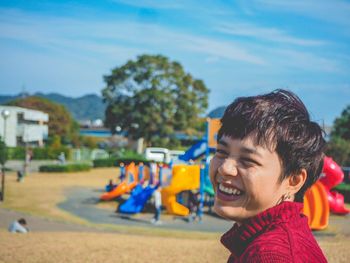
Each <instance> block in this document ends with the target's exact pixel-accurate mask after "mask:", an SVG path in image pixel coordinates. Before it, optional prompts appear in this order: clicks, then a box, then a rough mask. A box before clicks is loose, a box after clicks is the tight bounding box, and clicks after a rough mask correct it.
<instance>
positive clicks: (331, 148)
mask: <svg viewBox="0 0 350 263" xmlns="http://www.w3.org/2000/svg"><path fill="white" fill-rule="evenodd" d="M326 154H327V155H328V156H331V157H332V158H333V160H334V161H336V162H337V163H338V164H339V165H341V166H350V141H349V140H344V139H342V138H339V137H334V138H332V139H331V140H330V141H329V142H328V144H327V149H326Z"/></svg>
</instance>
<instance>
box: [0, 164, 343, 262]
mask: <svg viewBox="0 0 350 263" xmlns="http://www.w3.org/2000/svg"><path fill="white" fill-rule="evenodd" d="M117 173H118V172H117V171H116V169H114V168H109V169H96V170H92V171H90V172H85V173H74V174H44V173H43V174H42V173H33V174H31V175H30V176H28V177H26V178H25V180H24V182H22V183H18V182H16V177H15V174H14V173H12V174H11V173H9V174H8V175H7V178H6V187H7V188H6V193H5V202H4V203H1V204H0V208H1V209H3V210H4V211H5V210H6V211H7V212H6V211H5V212H6V213H7V214H9V213H14V214H13V217H16V216H18V215H19V214H15V213H16V211H21V212H22V213H24V214H30V218H31V220H39V221H40V220H55V222H56V221H57V222H62V223H65V224H69V227H67V225H63V226H62V224H61V225H60V224H59V223H53V222H51V225H50V224H49V223H47V224H49V225H50V227H53V228H55V227H57V228H58V229H57V230H58V231H51V232H46V231H45V230H41V231H40V230H39V231H33V232H30V233H28V234H25V235H21V234H11V233H8V232H7V231H6V227H5V225H4V224H3V225H1V221H4V214H5V213H3V214H2V213H0V217H1V216H2V217H3V218H0V262H169V261H171V262H226V260H227V258H228V251H226V250H225V249H224V248H223V247H222V246H221V244H220V242H219V237H220V235H221V233H216V234H215V233H214V234H213V233H210V234H209V233H195V232H194V233H192V232H181V231H178V232H176V231H164V230H163V231H158V230H157V229H146V228H145V229H140V231H139V232H137V231H135V230H134V231H131V232H127V233H124V232H121V231H120V229H118V228H107V230H106V229H104V230H101V229H95V228H94V227H96V225H94V224H91V223H89V222H87V221H86V220H84V219H82V218H79V217H77V216H74V215H72V214H70V213H68V212H66V211H63V210H61V209H59V208H58V207H57V204H58V203H59V202H62V201H64V200H65V195H64V190H65V189H67V188H68V187H72V186H79V187H80V186H81V187H96V186H100V187H103V186H104V185H105V184H106V182H107V181H108V180H109V179H110V178H116V177H117ZM105 208H106V209H108V206H106V207H105ZM11 211H12V212H11ZM17 213H18V212H17ZM14 219H15V218H14ZM333 222H336V224H335V225H331V226H330V227H329V229H330V230H329V231H328V232H327V231H325V232H320V233H316V239H317V240H318V242H319V244H320V246H321V248H322V250H323V251H324V253H325V255H326V257H327V258H328V260H329V262H349V259H350V250H349V247H350V238H349V236H350V235H349V231H348V229H349V228H350V225H349V226H347V222H350V217H349V216H347V217H336V218H334V219H333ZM337 222H342V223H341V224H340V223H339V224H338V223H337ZM344 222H345V223H344ZM39 223H40V222H39ZM6 224H7V222H6ZM341 225H342V227H344V225H345V227H347V228H346V229H347V230H346V231H339V229H340V227H341ZM106 232H107V233H106Z"/></svg>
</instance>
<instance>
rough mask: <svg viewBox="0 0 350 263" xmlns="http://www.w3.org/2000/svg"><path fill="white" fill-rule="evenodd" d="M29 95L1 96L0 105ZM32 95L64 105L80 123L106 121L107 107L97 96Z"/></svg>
mask: <svg viewBox="0 0 350 263" xmlns="http://www.w3.org/2000/svg"><path fill="white" fill-rule="evenodd" d="M28 95H29V94H18V95H15V96H6V95H4V96H2V95H0V104H5V103H7V102H9V101H11V100H15V99H19V98H21V97H24V96H28ZM31 95H33V96H38V97H42V98H46V99H48V100H51V101H53V102H56V103H59V104H62V105H64V106H65V107H66V108H67V109H68V110H69V112H70V113H71V114H72V116H73V118H74V119H76V120H78V121H79V120H94V119H104V113H105V109H106V105H105V104H104V103H103V101H102V98H101V97H99V96H97V95H95V94H88V95H84V96H82V97H78V98H71V97H67V96H63V95H61V94H58V93H49V94H44V93H40V92H37V93H35V94H31Z"/></svg>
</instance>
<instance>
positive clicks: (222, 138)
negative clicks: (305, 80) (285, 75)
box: [210, 90, 327, 263]
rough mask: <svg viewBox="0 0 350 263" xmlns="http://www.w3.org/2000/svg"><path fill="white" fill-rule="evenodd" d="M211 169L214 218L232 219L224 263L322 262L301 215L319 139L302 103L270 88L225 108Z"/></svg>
mask: <svg viewBox="0 0 350 263" xmlns="http://www.w3.org/2000/svg"><path fill="white" fill-rule="evenodd" d="M221 124H222V126H221V128H220V130H219V133H218V146H217V150H216V153H215V155H214V157H213V158H212V160H211V163H210V179H211V181H212V184H213V186H214V190H215V203H214V210H215V212H216V213H217V214H218V215H220V216H222V217H224V218H226V219H228V220H232V221H235V222H236V223H235V224H234V225H233V227H232V228H231V229H230V230H229V231H228V232H227V233H225V234H224V235H223V236H222V237H221V242H222V244H223V245H224V246H225V247H226V248H227V249H229V250H230V252H231V256H230V258H229V259H228V262H284V263H285V262H327V260H326V258H325V256H324V255H323V253H322V251H321V249H320V247H319V246H318V244H317V242H316V240H315V239H314V237H313V235H312V233H311V230H310V228H309V226H308V223H307V218H306V216H304V215H303V214H302V213H301V211H302V208H303V197H304V193H305V191H306V190H307V189H308V188H309V187H310V186H311V185H312V184H313V183H315V181H316V180H317V179H318V177H319V175H320V173H321V169H322V164H323V156H324V155H323V149H324V146H325V141H324V138H323V136H322V135H323V132H322V130H321V128H320V127H319V125H318V124H317V123H315V122H312V121H311V120H310V117H309V113H308V111H307V109H306V108H305V106H304V104H303V103H302V101H301V100H300V99H299V98H298V97H297V96H296V95H295V94H293V93H292V92H290V91H286V90H276V91H274V92H272V93H268V94H265V95H259V96H254V97H241V98H237V99H236V100H235V101H234V102H233V103H232V104H231V105H229V106H228V107H227V108H226V111H225V114H224V116H223V117H222V119H221Z"/></svg>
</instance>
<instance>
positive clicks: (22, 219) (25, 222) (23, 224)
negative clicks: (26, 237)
mask: <svg viewBox="0 0 350 263" xmlns="http://www.w3.org/2000/svg"><path fill="white" fill-rule="evenodd" d="M18 223H20V224H21V225H22V226H25V225H26V224H27V221H26V220H25V219H24V218H20V219H18Z"/></svg>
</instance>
